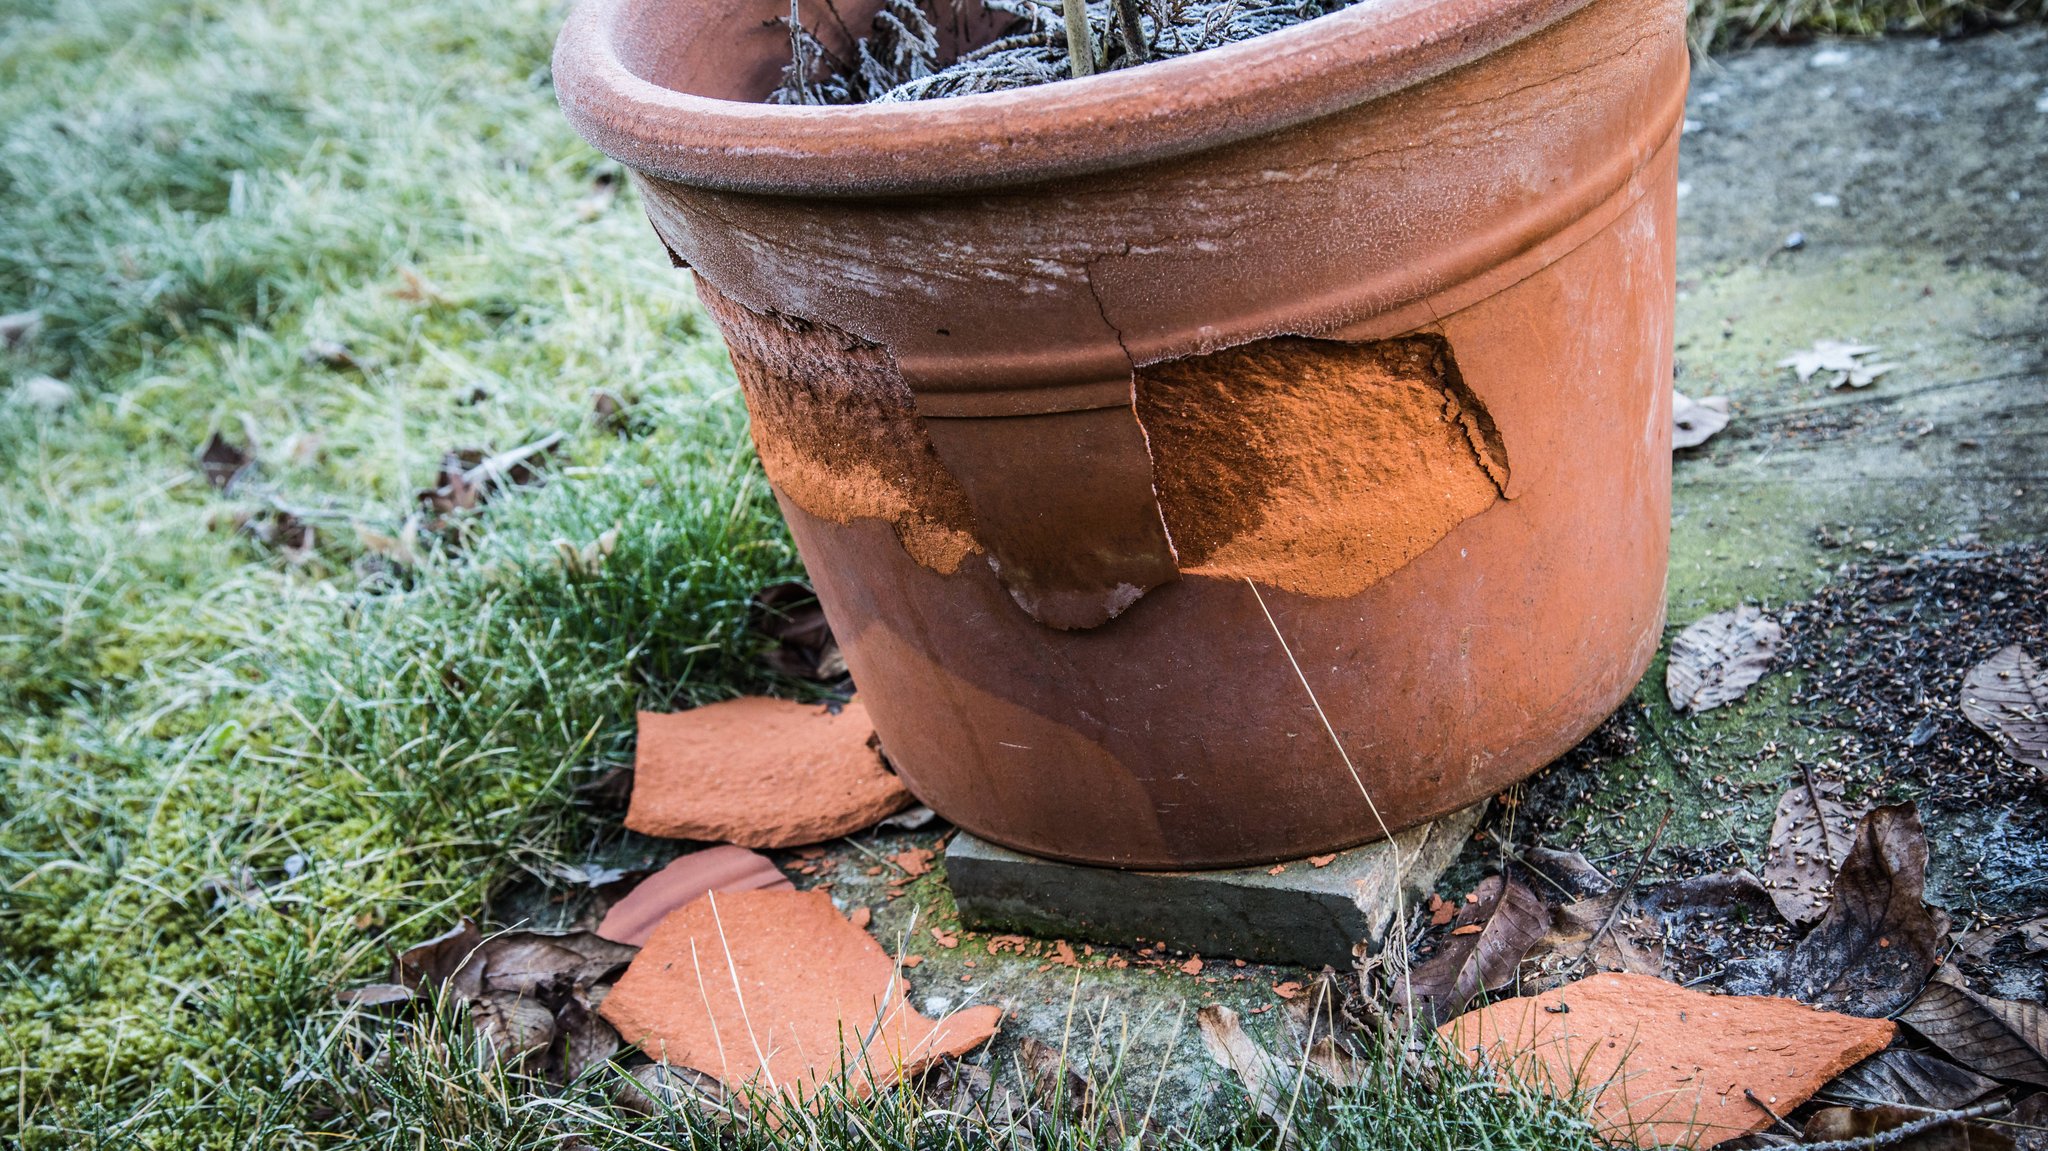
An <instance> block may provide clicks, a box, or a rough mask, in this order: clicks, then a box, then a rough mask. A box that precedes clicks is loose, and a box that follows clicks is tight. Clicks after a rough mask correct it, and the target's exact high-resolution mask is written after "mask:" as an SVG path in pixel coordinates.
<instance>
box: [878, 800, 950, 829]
mask: <svg viewBox="0 0 2048 1151" xmlns="http://www.w3.org/2000/svg"><path fill="white" fill-rule="evenodd" d="M938 817H939V813H938V812H936V811H933V810H932V809H931V808H929V807H926V806H925V805H923V804H921V803H920V804H918V805H917V806H916V807H909V808H905V809H903V810H902V811H899V812H897V813H896V814H894V815H892V816H890V817H889V818H887V819H885V820H883V821H881V822H880V823H877V824H876V825H875V827H876V828H877V829H878V830H885V831H918V830H920V829H922V828H924V827H926V826H928V825H929V824H930V823H931V822H932V821H933V820H935V819H937V818H938Z"/></svg>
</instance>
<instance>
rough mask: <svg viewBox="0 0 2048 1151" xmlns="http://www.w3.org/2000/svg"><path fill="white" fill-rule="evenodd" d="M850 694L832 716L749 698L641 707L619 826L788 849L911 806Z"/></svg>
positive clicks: (858, 827)
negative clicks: (665, 710) (674, 708)
mask: <svg viewBox="0 0 2048 1151" xmlns="http://www.w3.org/2000/svg"><path fill="white" fill-rule="evenodd" d="M874 733H875V729H874V725H873V724H871V723H869V722H868V716H867V709H866V708H864V707H862V706H861V705H860V703H859V702H858V701H856V702H853V703H849V704H847V705H846V706H845V707H843V708H841V709H840V711H839V713H838V714H837V715H834V714H832V713H831V712H830V711H829V710H827V709H826V708H823V707H819V706H816V705H812V704H802V703H794V702H791V701H789V700H781V699H766V698H762V697H758V696H756V697H748V698H745V699H734V700H727V701H725V702H724V703H714V704H711V705H709V706H706V707H700V708H696V709H695V710H692V711H684V712H676V713H673V714H662V713H657V712H645V711H644V712H641V713H640V742H639V747H638V749H637V750H636V751H635V752H634V757H633V764H634V768H633V799H632V802H631V804H630V805H629V806H628V807H627V809H626V826H627V827H630V828H632V829H633V830H634V831H638V832H640V833H642V834H644V835H658V836H663V837H665V838H669V839H700V840H712V841H724V842H727V843H736V844H738V845H740V846H742V847H794V846H798V845H800V844H806V843H820V842H823V841H824V840H827V839H836V838H838V837H839V836H842V835H846V834H848V833H850V832H855V831H859V830H861V829H862V828H866V827H872V826H873V825H874V824H875V822H876V821H878V820H880V819H882V818H883V817H884V816H888V815H893V814H895V813H896V812H898V811H901V810H903V809H904V808H905V807H908V806H910V804H911V803H912V799H911V796H910V792H908V791H906V790H904V787H903V783H902V781H901V780H898V779H897V778H896V775H895V773H894V772H891V771H890V770H889V769H888V768H887V767H886V766H884V765H883V763H882V756H881V753H880V752H879V751H878V750H876V748H875V746H874Z"/></svg>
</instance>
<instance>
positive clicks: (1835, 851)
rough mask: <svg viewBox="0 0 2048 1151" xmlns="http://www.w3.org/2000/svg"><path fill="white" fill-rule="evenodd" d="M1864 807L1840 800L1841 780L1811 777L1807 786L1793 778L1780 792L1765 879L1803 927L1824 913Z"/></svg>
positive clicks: (1784, 911)
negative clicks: (1816, 804) (1782, 791)
mask: <svg viewBox="0 0 2048 1151" xmlns="http://www.w3.org/2000/svg"><path fill="white" fill-rule="evenodd" d="M1816 798H1817V799H1818V800H1819V801H1820V802H1819V805H1818V806H1815V803H1814V801H1815V799H1816ZM1868 810H1869V808H1867V807H1864V808H1852V807H1850V806H1849V805H1848V804H1846V803H1844V802H1842V784H1841V781H1840V780H1826V779H1823V780H1815V781H1814V784H1813V786H1812V788H1811V789H1809V788H1808V787H1807V785H1806V784H1805V783H1804V782H1801V783H1796V784H1793V785H1792V787H1791V788H1790V789H1789V790H1787V791H1786V792H1785V794H1784V795H1781V796H1779V797H1778V814H1777V816H1776V817H1775V818H1773V819H1772V820H1771V841H1770V846H1769V847H1768V848H1767V849H1766V850H1765V853H1764V884H1765V886H1766V887H1768V888H1769V889H1770V892H1771V902H1772V903H1774V904H1776V905H1777V908H1778V914H1780V915H1782V916H1784V917H1785V921H1786V922H1787V923H1792V924H1796V925H1798V926H1800V927H1804V926H1806V925H1807V924H1809V923H1812V922H1814V921H1816V920H1818V919H1819V918H1820V917H1821V916H1823V915H1825V914H1827V910H1828V901H1829V899H1830V898H1831V893H1832V892H1833V891H1834V887H1835V872H1836V871H1838V870H1840V868H1841V866H1842V861H1843V860H1845V859H1847V858H1848V857H1849V845H1850V844H1851V843H1853V842H1854V841H1855V838H1856V825H1857V822H1858V821H1859V820H1861V819H1862V818H1863V815H1864V813H1865V812H1866V811H1868Z"/></svg>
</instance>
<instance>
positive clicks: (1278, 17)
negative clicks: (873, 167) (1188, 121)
mask: <svg viewBox="0 0 2048 1151" xmlns="http://www.w3.org/2000/svg"><path fill="white" fill-rule="evenodd" d="M1349 2H1350V0H1294V2H1292V3H1290V2H1288V0H1093V2H1092V3H1089V4H1087V5H1086V11H1087V21H1088V33H1089V35H1088V39H1089V46H1088V50H1087V59H1086V61H1085V63H1084V64H1083V65H1082V66H1083V67H1085V68H1086V69H1087V71H1088V72H1091V73H1092V72H1109V71H1114V70H1116V69H1120V68H1130V67H1136V66H1137V65H1140V64H1144V63H1148V62H1150V61H1152V60H1164V59H1171V58H1172V57H1175V56H1186V55H1189V54H1191V53H1195V52H1200V51H1203V50H1205V49H1209V48H1218V47H1221V46H1223V45H1225V44H1234V43H1236V42H1238V41H1240V40H1249V39H1251V38H1252V37H1254V36H1263V35H1265V34H1266V33H1268V32H1277V31H1279V30H1280V29H1282V28H1286V27H1290V26H1292V25H1295V24H1300V23H1304V22H1306V21H1309V20H1314V19H1316V18H1317V17H1319V16H1324V15H1327V14H1328V13H1331V12H1335V11H1337V10H1338V9H1340V8H1344V7H1346V6H1347V5H1348V4H1349ZM971 4H972V0H966V2H965V3H961V2H956V0H885V2H884V3H883V5H882V6H881V8H880V9H879V10H877V11H876V13H875V16H874V22H873V26H872V28H871V29H870V30H869V32H868V34H867V35H866V36H857V35H855V34H854V31H853V29H852V28H851V27H849V26H848V25H847V23H846V21H844V20H843V19H841V18H840V15H839V11H838V9H837V8H835V7H834V6H833V4H832V0H821V3H820V5H819V6H820V7H822V9H823V12H822V14H821V13H820V12H819V10H818V8H812V9H810V10H809V14H808V15H807V14H806V13H805V11H804V10H803V9H802V8H801V7H800V6H799V0H792V2H791V4H790V16H789V18H788V19H787V20H785V21H784V23H785V24H786V25H787V26H788V28H789V31H790V63H789V65H788V66H787V67H785V68H784V69H783V74H782V84H781V85H780V86H779V87H777V88H776V89H775V91H774V93H773V94H772V95H770V96H769V98H768V100H769V103H772V104H882V103H900V102H903V101H907V100H936V99H938V98H940V97H943V96H967V95H972V94H974V93H977V92H1001V91H1004V90H1006V89H1010V88H1027V87H1030V86H1032V85H1034V84H1051V83H1053V82H1055V81H1058V80H1067V79H1071V78H1072V77H1073V76H1074V72H1075V67H1076V63H1075V61H1074V60H1073V58H1072V54H1071V53H1070V50H1069V48H1068V43H1067V25H1066V22H1065V20H1064V18H1063V16H1062V11H1061V7H1060V5H1059V4H1058V3H1046V2H1045V0H982V3H980V4H979V5H973V6H974V7H978V8H979V12H978V13H977V12H968V11H967V10H966V9H967V8H968V6H969V5H971ZM963 20H973V21H975V22H977V23H980V22H986V21H989V20H993V21H994V22H995V23H994V35H993V38H992V39H990V40H989V41H988V42H987V43H985V44H982V45H981V46H979V47H976V48H974V49H972V50H970V51H967V52H963V53H960V54H959V55H958V56H957V57H955V58H954V59H951V60H947V59H945V57H946V55H947V53H946V51H945V49H944V48H943V45H944V44H946V43H959V42H961V41H962V40H964V39H965V37H963V36H961V35H959V34H958V27H957V26H958V25H959V24H960V23H961V22H962V21H963ZM821 22H822V23H824V24H829V25H830V26H831V27H832V28H833V29H835V30H836V31H838V32H839V33H840V35H841V36H842V37H843V38H844V39H843V41H842V42H843V43H849V44H851V45H852V48H851V49H850V50H849V51H841V52H835V51H833V50H832V48H831V47H829V46H828V45H827V44H826V43H825V42H824V41H823V40H821V39H820V38H819V37H818V36H815V35H813V34H812V29H814V28H816V27H819V26H820V24H821ZM949 27H951V28H952V29H953V32H954V34H953V35H951V36H948V35H946V34H945V33H944V32H943V31H942V30H943V29H947V28H949Z"/></svg>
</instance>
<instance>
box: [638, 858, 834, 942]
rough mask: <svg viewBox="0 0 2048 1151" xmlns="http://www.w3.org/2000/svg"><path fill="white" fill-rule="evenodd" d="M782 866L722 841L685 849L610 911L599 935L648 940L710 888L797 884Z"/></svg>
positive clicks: (752, 888) (746, 888)
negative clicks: (673, 914)
mask: <svg viewBox="0 0 2048 1151" xmlns="http://www.w3.org/2000/svg"><path fill="white" fill-rule="evenodd" d="M794 886H795V885H794V884H792V883H790V881H789V877H788V876H786V875H784V874H783V873H782V869H781V868H779V867H777V866H775V864H773V863H771V862H770V861H769V860H768V857H767V856H764V855H756V854H755V853H754V852H751V851H748V850H747V849H746V848H744V847H735V846H733V845H732V844H730V843H721V844H719V845H718V846H716V847H707V848H705V849H704V850H702V851H692V852H689V853H687V854H684V855H679V856H677V857H676V858H675V860H674V861H673V862H671V863H670V864H669V865H668V866H667V867H664V868H662V869H661V870H660V871H657V872H655V873H654V874H653V875H650V876H648V877H647V878H646V879H643V880H641V881H640V884H639V886H637V887H635V888H634V889H633V890H632V891H630V892H627V893H626V896H625V898H623V899H621V900H619V901H618V902H617V903H614V904H612V906H611V910H609V911H607V912H605V916H604V922H602V923H600V924H598V925H597V933H598V935H600V936H602V937H604V938H606V939H609V940H612V941H613V942H615V943H627V944H631V945H632V946H634V947H638V946H640V945H641V944H644V943H646V942H647V937H648V936H649V935H652V934H653V933H654V926H655V924H657V923H660V922H661V921H662V919H664V918H665V917H666V916H667V915H668V913H669V912H671V911H674V910H676V909H677V908H679V907H684V906H687V905H689V904H690V903H693V902H695V901H696V900H698V899H701V898H703V897H704V894H705V893H706V892H711V891H721V892H736V891H762V890H768V889H781V888H789V889H793V888H794Z"/></svg>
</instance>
